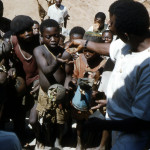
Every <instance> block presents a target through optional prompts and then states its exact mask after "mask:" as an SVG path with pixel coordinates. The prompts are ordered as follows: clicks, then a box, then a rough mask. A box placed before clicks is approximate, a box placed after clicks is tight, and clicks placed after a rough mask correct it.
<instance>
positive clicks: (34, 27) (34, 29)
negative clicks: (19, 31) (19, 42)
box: [32, 24, 39, 35]
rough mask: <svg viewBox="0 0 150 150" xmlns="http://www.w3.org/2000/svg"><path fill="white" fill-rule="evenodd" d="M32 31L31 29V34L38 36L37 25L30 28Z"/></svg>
mask: <svg viewBox="0 0 150 150" xmlns="http://www.w3.org/2000/svg"><path fill="white" fill-rule="evenodd" d="M32 29H33V34H34V35H38V34H39V24H34V25H33V26H32Z"/></svg>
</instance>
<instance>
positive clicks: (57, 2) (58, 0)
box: [55, 0, 62, 8]
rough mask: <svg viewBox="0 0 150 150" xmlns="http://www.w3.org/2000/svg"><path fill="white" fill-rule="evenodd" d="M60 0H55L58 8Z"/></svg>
mask: <svg viewBox="0 0 150 150" xmlns="http://www.w3.org/2000/svg"><path fill="white" fill-rule="evenodd" d="M61 2H62V0H55V4H56V6H57V7H58V8H59V7H60V5H61Z"/></svg>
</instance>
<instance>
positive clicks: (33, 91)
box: [30, 80, 40, 94]
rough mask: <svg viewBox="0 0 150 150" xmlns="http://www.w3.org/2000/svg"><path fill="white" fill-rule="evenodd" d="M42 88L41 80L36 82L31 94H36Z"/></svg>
mask: <svg viewBox="0 0 150 150" xmlns="http://www.w3.org/2000/svg"><path fill="white" fill-rule="evenodd" d="M39 88H40V83H39V80H35V81H34V83H33V86H32V91H31V92H30V94H34V93H36V92H37V91H38V90H39Z"/></svg>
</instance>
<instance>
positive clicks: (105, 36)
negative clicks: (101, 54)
mask: <svg viewBox="0 0 150 150" xmlns="http://www.w3.org/2000/svg"><path fill="white" fill-rule="evenodd" d="M102 39H103V40H104V42H105V43H111V42H112V40H113V34H112V33H111V32H109V31H108V32H104V33H103V34H102Z"/></svg>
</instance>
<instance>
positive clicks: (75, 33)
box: [69, 26, 85, 41]
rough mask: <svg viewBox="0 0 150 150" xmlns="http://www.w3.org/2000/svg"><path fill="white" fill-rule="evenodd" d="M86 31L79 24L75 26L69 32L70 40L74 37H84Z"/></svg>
mask: <svg viewBox="0 0 150 150" xmlns="http://www.w3.org/2000/svg"><path fill="white" fill-rule="evenodd" d="M84 33H85V30H84V28H82V27H79V26H76V27H73V28H72V29H71V31H70V33H69V36H70V41H72V40H74V39H83V36H84Z"/></svg>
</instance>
